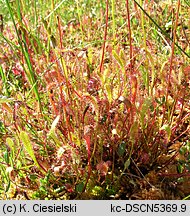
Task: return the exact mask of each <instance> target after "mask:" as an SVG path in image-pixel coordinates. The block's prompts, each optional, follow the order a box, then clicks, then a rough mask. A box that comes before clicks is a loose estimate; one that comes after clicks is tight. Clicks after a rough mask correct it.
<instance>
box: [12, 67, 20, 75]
mask: <svg viewBox="0 0 190 216" xmlns="http://www.w3.org/2000/svg"><path fill="white" fill-rule="evenodd" d="M12 71H13V73H14V75H20V74H21V71H20V70H18V69H17V68H13V69H12Z"/></svg>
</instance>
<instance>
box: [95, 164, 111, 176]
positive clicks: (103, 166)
mask: <svg viewBox="0 0 190 216" xmlns="http://www.w3.org/2000/svg"><path fill="white" fill-rule="evenodd" d="M109 162H110V161H107V162H104V161H101V162H100V163H99V164H97V166H96V169H97V170H98V171H99V172H100V175H102V176H106V175H107V173H108V169H109V165H110V163H109Z"/></svg>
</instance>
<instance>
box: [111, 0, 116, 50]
mask: <svg viewBox="0 0 190 216" xmlns="http://www.w3.org/2000/svg"><path fill="white" fill-rule="evenodd" d="M112 31H113V46H114V47H115V44H116V30H115V0H112Z"/></svg>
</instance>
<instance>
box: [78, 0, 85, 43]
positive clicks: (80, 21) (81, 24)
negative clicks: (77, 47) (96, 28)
mask: <svg viewBox="0 0 190 216" xmlns="http://www.w3.org/2000/svg"><path fill="white" fill-rule="evenodd" d="M76 3H77V15H78V19H79V23H80V31H81V34H82V44H83V43H84V32H83V27H82V26H83V23H82V20H81V11H80V7H79V1H78V0H77V1H76Z"/></svg>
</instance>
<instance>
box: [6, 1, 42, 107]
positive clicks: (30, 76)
mask: <svg viewBox="0 0 190 216" xmlns="http://www.w3.org/2000/svg"><path fill="white" fill-rule="evenodd" d="M6 5H7V7H8V10H9V13H10V16H11V19H12V22H13V25H14V28H15V31H16V34H17V38H18V43H19V45H20V48H21V52H22V54H23V56H24V59H25V62H26V65H27V67H28V70H29V74H28V73H26V75H27V77H28V80H29V82H30V84H31V85H32V88H33V89H34V94H35V96H36V99H37V101H38V103H39V106H40V108H41V100H40V96H39V92H38V88H37V82H36V81H35V78H34V71H33V69H32V64H31V61H30V57H29V53H28V49H27V46H26V40H25V38H23V40H24V41H23V42H24V46H23V42H22V41H21V39H20V36H19V32H18V28H17V26H16V23H15V19H14V16H13V12H12V9H11V7H10V4H9V1H8V0H6ZM19 14H21V13H20V11H19Z"/></svg>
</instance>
